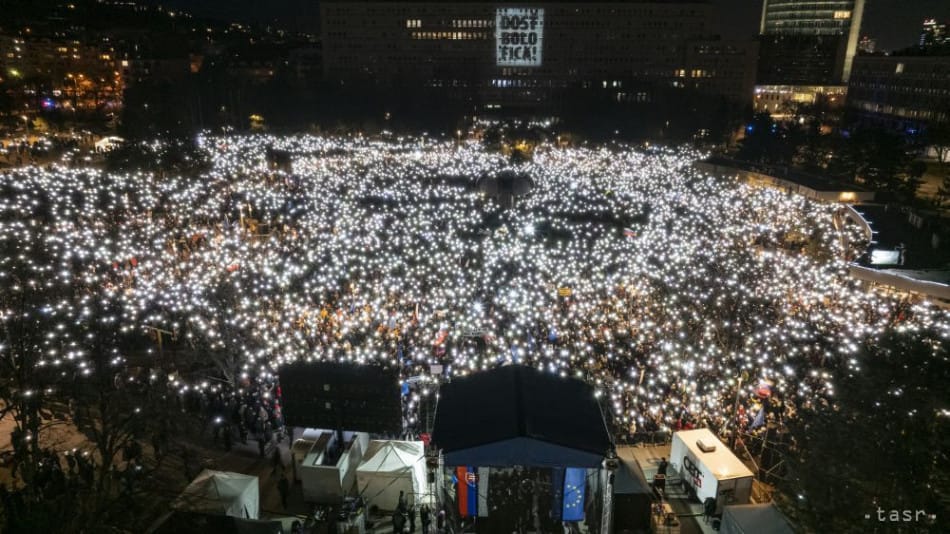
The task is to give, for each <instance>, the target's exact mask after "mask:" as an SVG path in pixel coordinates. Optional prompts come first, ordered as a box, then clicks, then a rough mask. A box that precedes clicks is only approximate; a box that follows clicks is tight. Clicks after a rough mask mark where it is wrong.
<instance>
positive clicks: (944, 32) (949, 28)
mask: <svg viewBox="0 0 950 534" xmlns="http://www.w3.org/2000/svg"><path fill="white" fill-rule="evenodd" d="M918 44H919V45H920V47H921V48H933V47H940V46H950V25H948V24H947V23H946V22H937V21H936V20H935V19H927V20H925V21H924V27H923V28H922V29H921V31H920V42H919V43H918Z"/></svg>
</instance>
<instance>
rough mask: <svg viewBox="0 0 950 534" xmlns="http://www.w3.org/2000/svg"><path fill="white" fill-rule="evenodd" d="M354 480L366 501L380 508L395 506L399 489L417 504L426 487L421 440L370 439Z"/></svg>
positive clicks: (391, 508) (423, 452) (409, 501)
mask: <svg viewBox="0 0 950 534" xmlns="http://www.w3.org/2000/svg"><path fill="white" fill-rule="evenodd" d="M356 484H357V488H358V490H359V493H360V495H362V496H363V498H364V499H365V500H366V502H367V503H369V504H371V505H376V506H378V507H379V508H380V509H382V510H395V509H396V505H397V504H398V503H399V492H400V491H401V492H403V493H404V494H405V496H406V500H407V502H408V503H410V504H411V503H416V504H418V503H419V502H420V501H421V500H422V497H423V494H424V493H425V491H426V465H425V447H424V446H423V444H422V442H421V441H381V440H373V441H370V442H369V447H368V448H367V450H366V453H365V454H364V455H363V462H362V463H361V464H360V466H359V467H357V468H356Z"/></svg>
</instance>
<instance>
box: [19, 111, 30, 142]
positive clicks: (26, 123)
mask: <svg viewBox="0 0 950 534" xmlns="http://www.w3.org/2000/svg"><path fill="white" fill-rule="evenodd" d="M20 118H21V119H23V127H24V128H26V133H25V134H24V137H26V139H27V141H29V140H30V118H29V117H27V116H26V115H20Z"/></svg>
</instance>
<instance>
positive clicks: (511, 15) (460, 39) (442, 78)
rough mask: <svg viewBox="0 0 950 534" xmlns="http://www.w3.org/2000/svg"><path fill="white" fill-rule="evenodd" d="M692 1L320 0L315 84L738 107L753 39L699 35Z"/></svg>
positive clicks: (749, 72) (751, 65)
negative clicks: (674, 95)
mask: <svg viewBox="0 0 950 534" xmlns="http://www.w3.org/2000/svg"><path fill="white" fill-rule="evenodd" d="M710 16H711V6H710V5H709V3H708V2H706V1H703V0H698V1H665V2H662V1H653V2H639V1H596V2H582V1H573V2H562V1H548V2H511V1H499V2H484V1H481V2H468V1H461V2H449V1H431V0H430V1H427V2H401V1H390V2H379V1H375V2H366V1H353V0H325V1H323V2H321V25H322V32H321V33H322V35H321V37H322V43H323V69H324V76H325V79H327V80H330V81H339V83H342V84H351V85H352V84H357V85H359V86H361V87H365V86H375V87H379V88H383V89H385V88H415V87H424V88H435V89H442V90H443V91H444V92H446V93H453V94H456V95H458V96H459V97H460V98H468V99H470V100H472V101H473V102H474V103H476V104H478V105H482V106H486V107H489V108H492V107H496V108H497V107H519V106H527V107H538V106H542V107H544V106H553V107H555V108H556V107H557V106H558V105H564V104H565V102H566V100H565V99H566V98H567V96H568V95H570V96H571V98H572V99H573V98H576V97H577V95H578V92H582V93H585V94H586V93H590V94H594V93H596V94H598V95H600V96H601V97H603V98H605V99H609V100H613V101H617V102H631V103H640V104H649V103H651V102H654V101H656V100H657V99H658V98H660V96H659V95H660V94H661V93H664V92H667V91H676V90H683V91H685V90H692V91H697V92H700V93H704V94H709V95H715V96H717V97H723V98H729V99H736V100H738V101H743V102H748V99H749V98H750V96H751V94H752V88H753V84H754V69H755V58H756V49H757V47H756V43H755V42H752V41H748V42H743V41H723V40H717V39H711V38H710V36H709V35H708V30H707V26H708V20H709V17H710Z"/></svg>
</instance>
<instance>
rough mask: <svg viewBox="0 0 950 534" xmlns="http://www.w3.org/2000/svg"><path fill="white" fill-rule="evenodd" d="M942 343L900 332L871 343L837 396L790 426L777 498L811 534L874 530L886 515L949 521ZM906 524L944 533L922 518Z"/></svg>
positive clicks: (946, 363)
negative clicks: (896, 513) (906, 512)
mask: <svg viewBox="0 0 950 534" xmlns="http://www.w3.org/2000/svg"><path fill="white" fill-rule="evenodd" d="M940 339H941V337H940V335H939V334H938V333H936V332H923V333H916V334H912V333H896V332H892V333H890V334H886V335H885V336H884V337H883V338H882V339H880V340H878V341H877V342H874V341H873V340H872V341H868V342H867V343H866V344H865V346H864V348H863V354H861V355H860V356H859V358H858V361H859V362H860V365H861V367H860V369H859V370H854V371H852V372H850V373H848V374H847V375H845V376H843V377H842V378H841V380H840V381H839V383H838V387H837V389H836V392H835V395H834V397H832V398H829V399H824V400H822V401H820V402H819V403H818V404H816V405H815V406H812V407H805V408H803V409H801V410H799V412H798V417H797V418H795V419H793V420H791V421H789V429H790V431H791V435H792V444H791V445H790V448H789V450H788V451H787V454H785V458H784V461H785V464H786V466H787V476H786V478H785V479H784V480H783V481H782V482H780V484H779V489H780V490H781V491H780V496H779V498H778V499H777V500H778V503H779V505H780V506H781V507H782V508H783V509H784V510H785V511H786V513H787V514H788V515H789V516H790V518H792V520H793V521H794V522H795V523H797V524H798V525H799V526H800V527H802V528H803V529H804V530H805V531H806V532H854V531H866V530H868V527H873V526H877V525H878V524H877V523H876V521H877V520H878V510H879V509H883V510H886V511H890V510H912V511H915V512H916V511H917V510H925V511H926V512H927V514H936V515H937V517H938V518H946V517H950V501H948V500H947V498H946V496H947V495H948V494H950V493H948V492H950V471H948V468H950V456H948V451H950V417H948V415H950V412H948V406H947V403H946V385H947V384H948V383H950V359H948V358H950V354H948V351H947V349H946V348H945V347H943V346H942V344H941V343H940ZM867 516H870V519H868V518H867ZM870 521H873V523H872V522H870ZM941 521H943V519H941ZM887 526H895V525H893V524H891V525H887ZM904 526H912V527H913V528H912V531H913V532H938V531H942V530H940V528H939V526H938V525H934V524H933V523H932V522H930V521H924V520H923V519H921V522H920V523H914V524H912V525H906V524H905V525H904Z"/></svg>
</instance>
